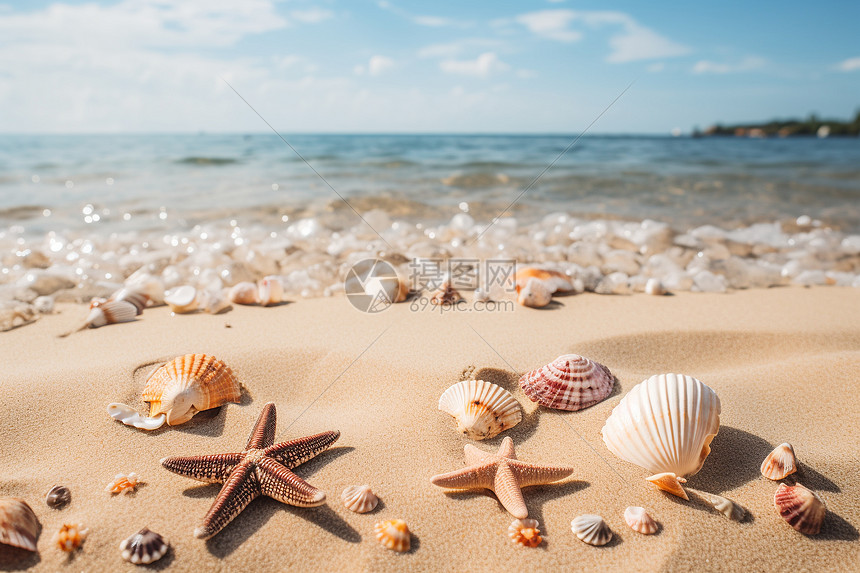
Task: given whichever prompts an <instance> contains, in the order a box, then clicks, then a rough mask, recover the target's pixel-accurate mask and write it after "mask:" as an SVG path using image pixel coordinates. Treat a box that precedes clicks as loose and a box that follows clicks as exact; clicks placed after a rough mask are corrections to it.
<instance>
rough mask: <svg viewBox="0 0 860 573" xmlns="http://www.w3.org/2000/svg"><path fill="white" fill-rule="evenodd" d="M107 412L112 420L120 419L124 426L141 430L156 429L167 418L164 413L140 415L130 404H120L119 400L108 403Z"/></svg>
mask: <svg viewBox="0 0 860 573" xmlns="http://www.w3.org/2000/svg"><path fill="white" fill-rule="evenodd" d="M107 413H108V416H110V417H111V418H113V419H114V420H117V421H120V422H122V423H123V424H125V425H126V426H134V427H135V428H140V429H141V430H157V429H158V428H160V427H161V426H163V425H164V421H165V419H166V418H167V416H165V415H164V414H159V415H158V416H155V417H154V418H147V417H145V416H141V415H140V414H139V413H138V411H137V410H135V409H134V408H132V407H131V406H127V405H126V404H120V403H119V402H112V403H110V404H108V407H107Z"/></svg>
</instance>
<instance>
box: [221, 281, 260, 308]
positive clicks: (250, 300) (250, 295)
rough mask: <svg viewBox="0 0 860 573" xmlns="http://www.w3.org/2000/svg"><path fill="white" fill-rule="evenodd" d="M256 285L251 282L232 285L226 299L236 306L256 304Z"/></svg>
mask: <svg viewBox="0 0 860 573" xmlns="http://www.w3.org/2000/svg"><path fill="white" fill-rule="evenodd" d="M257 295H258V292H257V285H255V284H254V283H251V282H241V283H236V284H235V285H233V288H231V289H230V293H229V294H228V295H227V298H229V299H230V302H233V303H236V304H248V305H250V304H257Z"/></svg>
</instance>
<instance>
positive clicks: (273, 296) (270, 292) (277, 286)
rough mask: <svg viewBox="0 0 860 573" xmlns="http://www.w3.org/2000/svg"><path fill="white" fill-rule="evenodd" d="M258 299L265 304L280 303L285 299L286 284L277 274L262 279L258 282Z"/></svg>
mask: <svg viewBox="0 0 860 573" xmlns="http://www.w3.org/2000/svg"><path fill="white" fill-rule="evenodd" d="M257 300H259V302H260V304H261V305H263V306H269V305H272V304H278V303H280V302H283V300H284V285H283V283H281V279H279V278H278V277H276V276H268V277H264V278H262V279H260V282H259V283H258V284H257Z"/></svg>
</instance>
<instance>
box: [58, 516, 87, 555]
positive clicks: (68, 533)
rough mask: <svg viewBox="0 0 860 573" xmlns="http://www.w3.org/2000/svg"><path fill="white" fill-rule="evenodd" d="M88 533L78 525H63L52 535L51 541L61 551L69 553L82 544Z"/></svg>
mask: <svg viewBox="0 0 860 573" xmlns="http://www.w3.org/2000/svg"><path fill="white" fill-rule="evenodd" d="M88 533H89V530H88V529H86V528H85V527H84V526H83V525H81V524H80V523H65V524H63V526H62V527H60V530H59V531H58V532H57V533H55V534H54V539H53V541H54V543H55V544H56V545H57V547H59V548H60V549H62V550H63V551H65V552H66V553H71V552H72V551H74V550H76V549H77V548H79V547H80V546H81V545H82V544H83V543H84V540H85V539H86V538H87V534H88Z"/></svg>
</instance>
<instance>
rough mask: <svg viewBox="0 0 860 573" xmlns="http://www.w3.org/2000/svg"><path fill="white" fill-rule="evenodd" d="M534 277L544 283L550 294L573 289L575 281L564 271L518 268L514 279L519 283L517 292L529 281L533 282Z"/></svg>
mask: <svg viewBox="0 0 860 573" xmlns="http://www.w3.org/2000/svg"><path fill="white" fill-rule="evenodd" d="M532 279H534V280H537V281H540V282H541V283H543V285H544V287H545V288H546V289H547V290H548V291H549V292H550V294H551V293H554V292H564V291H571V290H573V283H572V282H571V280H570V277H569V276H567V275H566V274H564V273H560V272H558V271H551V270H547V269H536V268H532V267H526V268H523V269H518V270H517V272H516V274H515V275H514V280H515V281H516V284H517V292H520V291H521V290H522V289H523V288H524V287H525V286H526V285H527V284H528V283H529V282H531V280H532ZM520 304H522V303H520Z"/></svg>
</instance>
